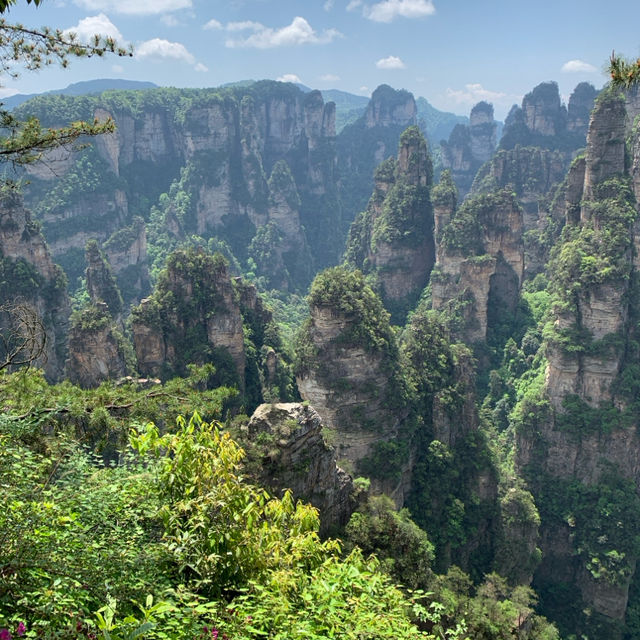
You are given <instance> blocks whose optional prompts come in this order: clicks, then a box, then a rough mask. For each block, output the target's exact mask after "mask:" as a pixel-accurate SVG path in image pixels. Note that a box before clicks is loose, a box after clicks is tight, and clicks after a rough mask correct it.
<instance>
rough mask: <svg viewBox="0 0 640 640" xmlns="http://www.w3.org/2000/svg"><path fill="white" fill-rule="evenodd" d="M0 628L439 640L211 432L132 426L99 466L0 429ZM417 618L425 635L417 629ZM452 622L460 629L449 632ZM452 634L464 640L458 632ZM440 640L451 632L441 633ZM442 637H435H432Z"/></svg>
mask: <svg viewBox="0 0 640 640" xmlns="http://www.w3.org/2000/svg"><path fill="white" fill-rule="evenodd" d="M0 440H1V444H2V446H1V447H0V495H1V497H2V504H3V505H5V508H4V509H3V510H2V513H1V514H0V525H1V527H0V530H1V531H2V534H1V535H2V545H1V546H0V573H1V574H2V581H1V583H0V628H4V629H21V630H25V631H26V636H27V637H45V638H54V637H55V638H78V637H95V634H98V633H102V635H103V637H104V638H113V639H116V638H118V639H119V638H133V637H145V638H185V639H186V638H196V637H205V636H206V635H207V634H209V635H213V637H218V635H219V636H220V637H223V634H224V635H225V636H226V637H227V638H229V639H232V638H233V639H239V640H242V639H247V640H248V639H250V638H261V637H270V638H281V639H283V640H284V639H285V638H288V639H295V638H300V639H302V638H305V639H306V638H318V639H319V638H326V637H337V636H338V635H339V636H341V637H354V638H356V637H358V638H368V637H371V638H372V637H374V636H375V637H378V636H380V635H383V636H386V637H396V638H434V637H435V636H433V635H431V634H429V633H427V632H425V631H419V630H418V627H417V626H416V624H415V623H414V621H415V622H417V623H418V624H420V625H423V624H430V625H434V624H439V618H440V616H439V614H438V613H437V611H435V610H434V609H433V608H431V609H428V608H426V607H425V606H423V605H421V604H420V600H421V596H420V594H416V595H415V596H413V597H409V596H408V595H406V594H403V593H402V592H401V591H400V590H399V589H398V588H397V587H394V586H393V585H392V583H391V581H390V579H389V578H388V577H387V576H386V575H385V574H384V573H383V572H382V571H381V570H380V567H379V563H378V561H377V560H375V559H373V558H370V559H367V558H365V557H364V556H363V554H362V552H361V551H360V550H358V549H354V550H353V551H352V552H350V553H349V554H348V555H346V556H342V555H341V554H340V544H339V542H338V541H336V540H331V539H329V540H326V541H324V542H323V541H321V540H320V539H319V537H318V533H317V532H318V524H319V521H318V514H317V512H316V511H315V509H313V508H312V507H310V506H308V505H305V504H303V503H300V502H295V501H294V500H293V498H292V496H291V494H290V493H285V494H284V496H283V497H282V498H274V497H271V496H270V495H269V494H268V493H267V492H265V491H264V490H263V489H261V488H260V487H257V486H254V485H252V484H251V483H249V482H247V481H246V480H245V479H244V478H243V476H242V470H241V461H242V458H243V455H244V454H243V452H242V450H241V449H240V448H239V447H238V445H237V444H235V442H233V441H232V440H231V438H230V437H229V435H228V434H227V433H225V432H223V431H222V430H221V425H219V424H218V423H207V422H204V421H202V420H201V419H200V418H199V416H198V415H197V414H195V415H194V416H193V417H192V418H191V419H190V420H188V421H187V420H184V419H182V418H179V419H178V421H177V427H176V428H175V430H174V431H173V432H170V433H166V434H165V435H161V434H160V432H159V431H158V429H157V428H156V427H155V426H154V425H153V424H150V423H147V424H142V423H138V424H134V425H132V429H131V434H130V439H129V446H128V447H127V449H126V450H125V451H123V453H122V455H121V457H120V461H119V462H118V463H117V464H111V465H108V466H104V465H102V464H100V463H99V462H98V461H96V460H95V459H93V457H92V456H91V454H88V453H87V452H86V450H84V449H82V448H81V447H79V446H78V445H77V443H76V442H74V441H73V439H71V438H69V437H67V436H65V435H64V432H61V431H57V432H49V433H48V435H43V432H42V430H41V429H40V428H39V427H37V426H35V425H34V423H33V422H29V421H25V420H21V419H16V417H15V416H12V415H5V416H3V418H2V420H1V421H0ZM421 621H422V622H421ZM458 622H460V623H459V624H458ZM458 622H456V623H455V624H453V626H452V627H451V630H450V631H447V632H446V634H447V637H452V638H454V637H457V638H462V637H463V634H462V630H463V627H462V626H461V625H462V623H461V621H458ZM443 632H444V631H443ZM438 637H441V636H438Z"/></svg>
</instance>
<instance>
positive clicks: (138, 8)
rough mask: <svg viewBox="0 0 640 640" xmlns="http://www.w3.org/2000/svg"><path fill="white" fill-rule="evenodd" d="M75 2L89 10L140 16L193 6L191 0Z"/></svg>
mask: <svg viewBox="0 0 640 640" xmlns="http://www.w3.org/2000/svg"><path fill="white" fill-rule="evenodd" d="M75 3H76V4H77V5H78V6H79V7H82V8H83V9H88V10H89V11H113V12H115V13H124V14H128V15H138V16H150V15H155V14H159V13H168V12H170V11H178V10H179V9H189V8H190V7H191V6H192V1H191V0H75Z"/></svg>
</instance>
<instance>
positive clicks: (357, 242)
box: [346, 127, 435, 319]
mask: <svg viewBox="0 0 640 640" xmlns="http://www.w3.org/2000/svg"><path fill="white" fill-rule="evenodd" d="M431 176H432V166H431V159H430V158H429V155H428V152H427V146H426V142H425V140H424V138H423V137H422V134H421V133H420V131H419V130H418V128H417V127H410V128H409V129H407V130H406V131H405V132H404V133H403V134H402V136H401V137H400V145H399V149H398V157H397V160H395V161H394V160H393V159H389V160H387V161H386V162H384V163H383V164H382V165H380V167H378V170H377V171H376V174H375V189H374V193H373V195H372V196H371V200H370V201H369V206H368V207H367V209H366V211H364V212H363V213H361V214H360V215H359V216H358V218H357V219H356V221H355V222H354V223H353V225H352V228H351V231H350V234H349V241H348V244H347V252H346V257H347V260H348V261H349V262H351V263H352V264H353V265H354V266H356V267H358V268H359V269H361V270H362V271H363V272H364V273H371V274H373V275H374V278H375V280H376V282H377V284H378V287H379V289H380V293H381V296H382V299H383V301H384V303H385V305H386V306H387V308H388V309H391V310H392V315H394V316H397V318H398V319H401V318H402V317H403V316H404V314H406V312H407V311H408V309H409V308H410V307H411V306H413V305H414V303H415V301H416V299H417V298H418V296H419V295H420V293H421V292H422V290H423V289H424V287H425V286H426V284H427V282H428V279H429V273H430V272H431V268H432V267H433V263H434V259H435V256H434V244H433V232H432V229H433V215H432V208H431V203H430V200H429V190H430V187H431Z"/></svg>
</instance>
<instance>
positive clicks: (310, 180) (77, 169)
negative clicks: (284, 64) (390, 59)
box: [24, 81, 402, 298]
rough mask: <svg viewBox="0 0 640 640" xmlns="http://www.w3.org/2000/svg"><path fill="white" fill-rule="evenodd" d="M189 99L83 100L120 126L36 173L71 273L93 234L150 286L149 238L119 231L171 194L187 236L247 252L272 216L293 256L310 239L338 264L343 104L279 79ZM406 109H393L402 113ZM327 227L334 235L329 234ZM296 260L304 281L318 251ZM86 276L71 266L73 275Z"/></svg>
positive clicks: (52, 232)
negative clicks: (294, 195)
mask: <svg viewBox="0 0 640 640" xmlns="http://www.w3.org/2000/svg"><path fill="white" fill-rule="evenodd" d="M182 98H184V100H182V102H180V101H178V100H176V96H175V95H174V94H171V93H170V92H165V91H164V90H151V91H147V92H137V93H136V92H130V93H126V94H124V95H123V96H119V97H115V98H114V97H110V96H108V95H106V96H101V97H96V98H92V99H90V100H89V101H88V102H87V101H85V102H84V103H83V107H82V108H83V109H89V110H90V112H88V113H86V118H88V119H91V118H92V117H94V115H95V116H96V117H99V118H102V119H104V118H106V117H112V118H113V119H114V121H115V122H116V125H117V130H116V132H114V133H113V134H109V135H107V136H102V137H100V139H98V140H96V141H95V143H94V146H93V147H92V148H90V149H88V150H85V151H83V152H82V156H81V157H79V158H77V157H72V156H71V157H67V156H65V157H64V158H60V159H57V160H58V162H57V165H56V166H58V167H59V169H60V171H61V172H62V173H60V172H58V173H57V176H55V175H54V174H52V173H50V172H49V173H43V172H40V173H38V175H37V176H34V188H33V189H32V190H31V198H32V201H33V204H34V205H37V206H36V209H37V213H38V215H39V216H40V218H41V219H42V220H43V223H44V228H45V233H46V236H47V237H48V238H49V239H50V242H51V243H52V247H53V252H54V254H55V255H56V257H58V259H59V261H60V262H61V264H63V266H64V267H65V268H66V269H67V271H73V264H74V262H73V258H74V256H75V254H74V251H75V252H77V251H78V249H80V248H81V247H84V245H85V243H86V242H87V240H89V239H91V238H95V239H96V240H98V242H99V244H100V245H101V246H102V245H104V243H107V244H109V245H110V249H111V250H112V251H113V252H119V253H121V254H124V255H121V257H120V259H119V260H114V263H113V266H114V271H115V272H116V275H119V274H120V264H122V265H123V266H122V268H123V269H125V270H127V269H128V274H126V275H125V276H123V279H126V280H128V281H129V282H131V281H133V280H134V274H133V273H132V271H133V269H132V265H134V264H135V265H137V266H138V267H139V273H137V274H135V275H137V276H138V282H137V288H138V291H137V295H140V294H142V293H144V291H143V289H144V286H145V285H146V286H147V287H148V282H146V279H147V276H146V271H145V269H144V268H143V265H144V263H145V258H144V256H140V255H139V256H138V259H137V260H136V261H135V262H133V260H134V259H135V257H136V256H135V254H136V253H137V252H138V251H139V250H140V249H142V247H143V244H141V242H140V241H139V240H140V235H139V234H138V241H136V242H133V241H131V242H130V243H129V244H128V245H126V246H124V244H123V241H124V240H125V239H126V238H124V237H122V234H120V235H118V234H119V232H121V231H122V230H123V229H125V228H129V229H131V230H133V227H135V229H136V230H139V227H138V226H137V224H136V223H135V216H137V215H142V216H144V217H145V218H146V217H147V216H148V212H149V208H150V206H151V205H152V204H154V203H156V202H157V199H158V197H159V196H160V195H161V194H163V193H166V194H169V197H170V199H169V202H168V204H169V207H168V208H169V209H171V215H172V216H175V213H176V210H179V209H181V207H182V211H181V213H180V215H179V216H178V217H179V218H180V225H181V227H182V228H181V233H182V234H183V235H187V236H189V235H191V234H195V233H197V234H199V235H201V236H204V237H205V238H209V237H210V236H212V235H215V236H216V237H219V238H221V239H224V240H226V241H227V242H229V244H230V245H231V246H232V249H233V250H234V252H236V253H237V255H238V256H240V257H244V256H245V255H246V252H247V249H248V246H249V244H250V242H251V240H252V237H253V235H254V234H255V233H256V230H257V229H259V228H261V227H263V226H264V225H266V224H268V223H269V222H273V223H274V224H275V225H276V226H277V227H278V229H279V230H280V231H281V232H282V234H283V243H284V245H286V247H285V249H283V252H284V253H286V252H292V251H293V252H295V251H296V250H298V249H299V247H303V248H304V247H307V246H311V248H312V249H313V255H314V256H317V257H318V260H319V264H320V265H322V264H324V263H325V262H336V261H337V260H338V258H339V253H340V247H341V244H342V242H343V235H341V230H342V225H341V219H340V218H341V211H340V205H339V201H338V199H337V195H336V178H335V176H334V169H335V148H334V147H335V135H336V133H335V106H334V105H333V103H329V104H325V103H324V102H323V99H322V95H321V94H320V92H318V91H313V92H310V93H308V94H305V93H303V92H302V91H300V90H299V89H297V88H295V87H293V86H292V85H287V84H283V83H275V82H269V81H264V82H258V83H255V84H253V85H251V86H249V87H243V88H230V89H220V90H202V91H186V92H184V95H183V96H182ZM133 105H135V106H133ZM24 109H26V110H28V105H27V106H25V107H24ZM61 111H64V108H61ZM401 111H402V109H400V110H399V111H398V113H396V114H395V115H393V114H392V116H390V117H392V118H400V117H401ZM74 113H75V112H74ZM35 115H37V116H39V117H41V120H42V121H43V123H45V124H52V125H55V124H57V123H55V122H49V121H50V120H51V115H50V114H48V113H38V114H35ZM60 117H63V115H62V116H60ZM381 117H383V115H381ZM384 117H386V116H384ZM69 119H73V118H71V116H70V118H69ZM52 160H56V159H55V158H52ZM278 162H286V163H287V165H288V167H290V168H291V175H292V179H293V181H294V184H295V188H296V190H297V192H298V195H299V198H300V202H299V203H298V205H297V206H296V207H293V208H292V209H291V211H290V213H291V217H292V220H286V221H283V216H285V217H286V214H287V213H289V212H287V211H285V210H284V209H282V207H281V206H280V203H279V194H278V193H277V192H276V193H271V191H270V189H269V183H268V182H269V181H268V177H269V175H270V174H271V172H272V170H273V168H274V166H275V165H276V164H277V163H278ZM181 170H182V174H181ZM80 176H82V180H80ZM54 177H57V178H58V180H57V182H55V183H54V182H52V179H53V178H54ZM60 177H61V179H60ZM173 181H178V182H180V183H181V186H182V187H185V189H184V191H186V195H187V197H188V198H189V200H190V201H189V206H188V207H187V209H188V215H184V214H185V213H187V211H186V210H185V208H184V207H183V205H184V202H185V197H184V195H180V194H177V192H176V190H175V187H174V189H173V192H172V189H171V185H172V182H173ZM36 183H37V185H36ZM178 195H179V196H180V197H178V199H177V200H172V198H173V197H174V196H176V197H177V196H178ZM162 204H164V203H162ZM319 212H320V215H319ZM294 227H296V228H295V229H294ZM239 228H241V229H242V232H241V233H240V232H238V229H239ZM327 228H329V229H332V230H334V231H335V234H336V235H335V237H332V235H331V234H327V233H326V229H327ZM323 229H324V230H325V231H323V232H320V231H321V230H323ZM114 234H116V237H115V239H114V240H113V241H111V240H110V238H111V236H114ZM128 235H129V236H131V235H132V234H131V232H130V233H129V234H128ZM129 239H130V240H131V238H129ZM105 248H106V247H105ZM307 251H308V250H307ZM302 253H304V251H303V252H302ZM116 263H117V264H116ZM298 263H299V264H301V265H303V266H304V269H303V270H302V272H301V273H297V272H295V273H291V274H290V276H291V278H293V279H294V281H295V283H296V286H306V285H307V284H308V279H309V278H310V274H309V269H308V265H309V256H308V254H307V255H306V256H305V257H304V258H300V259H299V260H298ZM79 275H81V274H80V273H75V272H74V273H70V277H71V279H72V280H75V278H76V277H77V276H79ZM121 284H123V283H122V282H121ZM125 288H126V287H123V289H125ZM129 297H131V296H128V295H125V298H129ZM134 297H135V296H134Z"/></svg>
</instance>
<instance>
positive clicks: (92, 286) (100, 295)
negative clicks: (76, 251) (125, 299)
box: [85, 240, 122, 318]
mask: <svg viewBox="0 0 640 640" xmlns="http://www.w3.org/2000/svg"><path fill="white" fill-rule="evenodd" d="M85 259H86V261H87V270H86V272H85V273H86V278H87V292H88V293H89V298H90V299H91V302H92V303H93V304H97V303H98V302H104V303H105V304H106V305H107V309H108V312H109V314H110V315H111V317H112V318H117V317H118V316H119V315H120V313H121V312H122V296H121V295H120V291H119V290H118V286H117V284H116V281H115V279H114V277H113V274H112V273H111V265H110V264H109V262H108V261H107V259H106V258H105V256H104V254H103V253H102V252H101V251H100V248H99V247H98V243H97V242H96V241H95V240H90V241H89V242H88V243H87V247H86V250H85Z"/></svg>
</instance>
